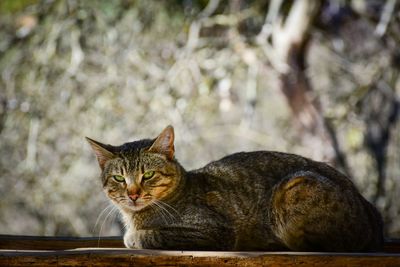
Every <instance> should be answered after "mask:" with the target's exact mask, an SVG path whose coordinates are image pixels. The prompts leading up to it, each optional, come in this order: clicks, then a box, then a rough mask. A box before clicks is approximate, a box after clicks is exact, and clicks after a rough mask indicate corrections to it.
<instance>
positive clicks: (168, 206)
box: [157, 200, 181, 219]
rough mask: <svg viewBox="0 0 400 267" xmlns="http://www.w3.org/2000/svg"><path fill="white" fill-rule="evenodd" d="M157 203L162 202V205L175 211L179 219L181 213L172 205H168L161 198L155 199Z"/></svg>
mask: <svg viewBox="0 0 400 267" xmlns="http://www.w3.org/2000/svg"><path fill="white" fill-rule="evenodd" d="M157 201H158V202H159V203H162V204H163V205H164V207H166V208H170V209H171V210H172V211H173V212H175V213H176V215H178V217H179V219H180V218H181V214H180V213H179V211H177V210H176V209H175V208H174V207H172V206H171V205H169V204H168V203H166V202H164V201H161V200H157Z"/></svg>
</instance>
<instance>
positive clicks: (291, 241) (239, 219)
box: [88, 126, 383, 251]
mask: <svg viewBox="0 0 400 267" xmlns="http://www.w3.org/2000/svg"><path fill="white" fill-rule="evenodd" d="M88 141H89V143H90V144H91V146H92V148H93V149H94V151H95V153H96V155H97V159H98V161H99V164H100V167H101V169H102V175H101V178H102V182H103V186H104V190H105V192H106V194H107V195H108V197H109V198H110V199H111V200H112V202H114V204H115V205H116V206H117V207H118V208H119V210H120V211H121V213H122V215H123V219H124V221H125V224H126V226H127V231H126V233H125V236H124V242H125V245H126V246H127V247H129V248H149V249H178V250H264V251H266V250H288V249H290V250H296V251H375V250H380V249H381V248H382V242H383V234H382V220H381V216H380V214H379V213H378V211H377V210H376V209H375V207H373V206H372V205H371V204H370V203H369V202H368V201H366V200H365V199H364V198H363V197H362V196H361V195H360V193H358V191H357V189H356V188H355V186H354V185H353V183H352V182H351V181H350V180H349V179H348V178H347V177H346V176H344V175H343V174H341V173H340V172H338V171H337V170H335V169H333V168H332V167H330V166H328V165H327V164H325V163H321V162H316V161H313V160H310V159H307V158H304V157H301V156H297V155H293V154H286V153H280V152H270V151H257V152H248V153H245V152H241V153H236V154H232V155H229V156H226V157H224V158H222V159H220V160H217V161H214V162H211V163H209V164H208V165H206V166H205V167H203V168H201V169H197V170H193V171H186V170H185V169H184V168H183V167H182V166H181V165H180V164H179V163H178V162H177V161H176V159H175V158H174V131H173V128H172V127H171V126H168V127H167V128H165V129H164V131H163V132H162V133H161V134H160V135H159V136H158V137H157V138H156V139H154V140H147V139H146V140H140V141H136V142H131V143H126V144H124V145H121V146H111V145H104V144H101V143H99V142H97V141H94V140H91V139H89V138H88ZM149 171H154V175H153V177H151V178H150V179H144V178H143V174H144V173H145V172H149ZM115 175H119V176H122V177H124V179H125V180H124V181H122V182H118V181H116V180H115V178H113V177H114V176H115Z"/></svg>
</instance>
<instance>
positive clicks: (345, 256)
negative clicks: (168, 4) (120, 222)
mask: <svg viewBox="0 0 400 267" xmlns="http://www.w3.org/2000/svg"><path fill="white" fill-rule="evenodd" d="M52 244H53V245H54V247H53V248H52ZM97 244H100V245H102V246H104V247H101V248H99V247H97V246H98V245H97ZM89 245H93V246H92V247H90V246H89ZM114 245H116V246H115V247H112V246H114ZM107 246H109V248H106V247H107ZM122 246H123V244H122V241H121V237H108V238H104V237H102V238H101V239H100V243H98V238H60V237H26V236H25V237H24V236H1V235H0V266H167V265H168V266H176V265H178V266H186V265H192V266H242V265H243V266H279V265H287V266H297V265H303V266H324V267H328V266H400V242H399V241H397V240H393V241H388V242H387V246H386V247H385V249H386V248H388V250H386V251H385V252H382V253H318V252H213V251H204V252H203V251H168V250H133V249H126V248H121V247H122ZM49 248H50V249H49ZM55 248H57V249H55Z"/></svg>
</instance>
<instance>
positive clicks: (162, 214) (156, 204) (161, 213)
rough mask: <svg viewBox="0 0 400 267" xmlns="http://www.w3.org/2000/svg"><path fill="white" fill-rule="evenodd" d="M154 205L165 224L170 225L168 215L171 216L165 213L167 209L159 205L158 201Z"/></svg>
mask: <svg viewBox="0 0 400 267" xmlns="http://www.w3.org/2000/svg"><path fill="white" fill-rule="evenodd" d="M152 204H154V205H155V206H156V207H157V208H158V211H159V214H160V215H161V217H162V219H163V220H164V222H165V223H166V224H168V220H167V218H166V215H169V214H168V213H165V208H163V207H162V206H161V205H160V204H159V203H157V201H154V202H153V203H152Z"/></svg>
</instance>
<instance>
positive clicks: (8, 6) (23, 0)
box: [0, 0, 38, 14]
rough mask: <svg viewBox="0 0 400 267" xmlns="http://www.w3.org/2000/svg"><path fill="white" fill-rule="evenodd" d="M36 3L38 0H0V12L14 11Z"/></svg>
mask: <svg viewBox="0 0 400 267" xmlns="http://www.w3.org/2000/svg"><path fill="white" fill-rule="evenodd" d="M36 3H38V0H1V1H0V14H1V13H16V12H19V11H21V10H23V9H24V8H26V7H27V6H29V5H33V4H36Z"/></svg>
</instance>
